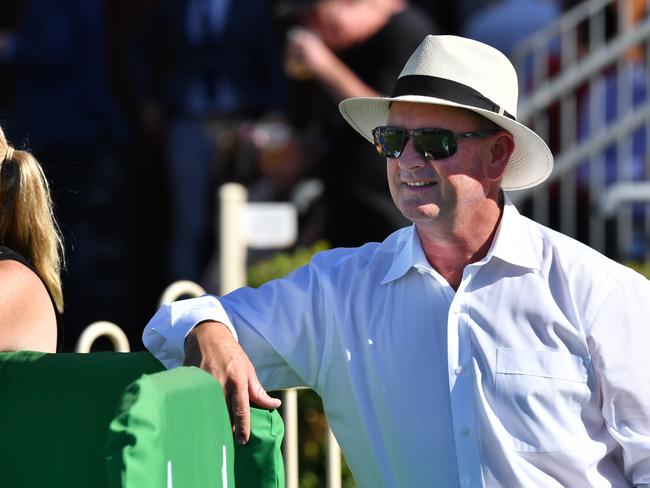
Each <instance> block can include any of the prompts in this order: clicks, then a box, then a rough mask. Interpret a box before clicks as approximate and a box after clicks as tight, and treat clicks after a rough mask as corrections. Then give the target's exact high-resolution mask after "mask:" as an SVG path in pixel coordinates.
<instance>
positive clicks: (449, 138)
mask: <svg viewBox="0 0 650 488" xmlns="http://www.w3.org/2000/svg"><path fill="white" fill-rule="evenodd" d="M414 139H415V144H416V145H417V147H418V149H419V150H420V152H421V153H422V154H423V155H424V157H426V158H427V159H445V158H448V157H449V156H451V155H453V154H454V153H455V152H456V149H457V147H458V145H457V142H456V138H455V137H454V134H453V133H452V132H451V131H447V130H435V131H428V130H422V131H418V132H417V133H415V134H414Z"/></svg>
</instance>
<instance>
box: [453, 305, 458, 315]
mask: <svg viewBox="0 0 650 488" xmlns="http://www.w3.org/2000/svg"><path fill="white" fill-rule="evenodd" d="M451 311H452V312H453V313H455V314H459V313H460V305H454V306H453V307H451Z"/></svg>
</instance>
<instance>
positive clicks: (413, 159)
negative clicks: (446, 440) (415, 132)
mask: <svg viewBox="0 0 650 488" xmlns="http://www.w3.org/2000/svg"><path fill="white" fill-rule="evenodd" d="M397 162H398V164H399V166H400V168H403V169H416V168H422V167H423V166H426V165H427V164H428V161H427V160H426V159H425V158H424V155H422V154H421V153H420V152H419V151H418V150H417V149H416V148H415V141H414V140H413V138H412V137H409V139H408V141H407V142H406V146H405V147H404V150H403V151H402V155H401V156H400V157H399V158H397Z"/></svg>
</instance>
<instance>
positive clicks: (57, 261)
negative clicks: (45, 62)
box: [0, 129, 64, 312]
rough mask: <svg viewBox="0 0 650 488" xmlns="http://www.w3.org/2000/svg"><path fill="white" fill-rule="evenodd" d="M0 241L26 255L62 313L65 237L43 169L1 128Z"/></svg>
mask: <svg viewBox="0 0 650 488" xmlns="http://www.w3.org/2000/svg"><path fill="white" fill-rule="evenodd" d="M0 244H3V245H5V246H7V247H9V248H11V249H13V250H14V251H16V252H17V253H20V254H22V255H23V256H25V257H26V258H27V259H28V260H29V262H30V263H31V264H32V266H34V269H35V270H36V272H37V273H38V275H39V276H40V277H41V279H42V280H43V281H44V282H45V285H46V286H47V288H48V290H49V292H50V294H51V295H52V298H53V299H54V302H55V304H56V308H57V309H58V311H59V312H63V291H62V287H61V270H62V268H63V265H64V258H63V240H62V238H61V232H60V230H59V227H58V225H57V223H56V220H55V219H54V211H53V208H52V198H51V196H50V188H49V184H48V182H47V179H46V178H45V173H44V172H43V168H41V165H40V164H38V161H36V159H35V158H34V156H32V155H31V154H30V153H29V152H27V151H20V150H15V149H14V148H13V147H11V146H10V145H9V143H8V142H7V139H6V138H5V135H4V133H3V132H2V129H0Z"/></svg>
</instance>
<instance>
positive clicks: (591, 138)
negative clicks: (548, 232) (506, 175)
mask: <svg viewBox="0 0 650 488" xmlns="http://www.w3.org/2000/svg"><path fill="white" fill-rule="evenodd" d="M649 4H650V2H649V1H647V0H644V1H641V2H639V1H635V0H590V1H587V2H583V3H581V4H579V5H578V6H576V7H575V8H574V9H572V10H570V11H569V12H567V13H566V14H565V15H563V16H562V18H560V19H559V20H558V21H557V22H556V23H555V24H554V25H552V26H549V27H548V28H546V29H544V30H542V31H540V32H538V33H536V34H534V35H533V36H531V38H529V39H528V40H527V41H525V42H524V43H522V44H521V45H520V46H519V48H518V49H517V50H516V51H515V60H514V61H515V66H516V68H517V71H518V74H519V77H520V92H521V95H520V110H519V116H520V117H519V118H520V121H522V122H523V123H526V124H528V125H529V126H531V127H532V128H533V129H535V130H536V131H537V132H538V133H539V134H540V135H541V136H542V137H543V138H544V139H545V140H546V141H547V142H548V143H549V145H550V146H551V149H552V150H553V151H554V153H555V155H556V168H555V170H554V171H553V173H552V175H551V177H550V178H549V180H548V181H547V182H546V183H545V184H544V185H542V186H540V187H537V188H535V189H531V190H525V191H522V192H513V194H512V195H511V197H512V198H513V200H515V201H516V202H517V203H518V204H519V205H520V206H522V207H523V208H525V209H526V210H527V213H529V214H531V215H532V217H533V218H534V219H536V220H538V221H540V222H542V223H545V224H547V225H551V226H552V227H555V228H558V229H559V230H561V231H562V232H564V233H566V234H569V235H571V236H574V237H577V238H579V239H581V240H583V241H585V242H587V243H588V244H589V245H591V246H592V247H594V248H596V249H598V250H600V251H604V252H606V253H608V254H610V255H612V256H613V257H615V258H618V259H644V258H645V259H650V246H648V242H649V240H650V211H649V209H648V208H647V199H645V198H632V197H633V195H636V193H634V194H631V195H629V198H619V203H621V204H619V205H617V206H616V210H615V212H614V213H608V214H605V213H602V212H599V211H598V210H599V208H601V207H602V203H601V201H602V199H603V198H605V197H606V195H607V194H608V192H609V191H610V189H612V188H613V187H614V186H619V190H618V191H619V193H620V191H623V190H627V189H629V188H630V187H629V186H628V185H627V184H628V183H631V182H635V183H641V182H645V181H650V157H648V144H649V142H650V80H649V77H648V66H649V64H650V62H649V61H650V57H649V56H650V49H649V46H650V17H649V16H648V13H647V12H648V6H649ZM620 185H623V186H620Z"/></svg>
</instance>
